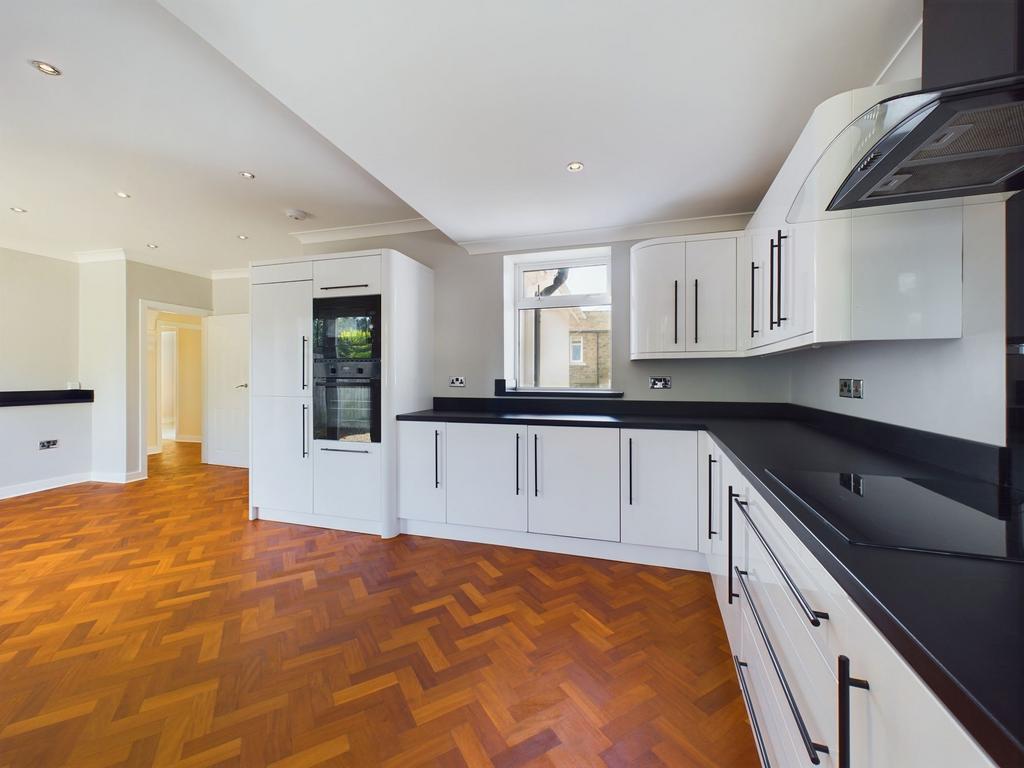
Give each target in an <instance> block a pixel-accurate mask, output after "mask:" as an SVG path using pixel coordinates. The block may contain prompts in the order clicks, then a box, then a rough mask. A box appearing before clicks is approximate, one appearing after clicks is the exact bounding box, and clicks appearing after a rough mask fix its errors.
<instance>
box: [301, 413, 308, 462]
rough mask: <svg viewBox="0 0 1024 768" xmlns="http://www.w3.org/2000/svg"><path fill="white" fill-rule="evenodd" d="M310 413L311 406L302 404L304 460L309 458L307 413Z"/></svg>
mask: <svg viewBox="0 0 1024 768" xmlns="http://www.w3.org/2000/svg"><path fill="white" fill-rule="evenodd" d="M307 411H309V406H308V405H306V404H305V403H303V404H302V458H306V457H307V456H309V449H308V448H307V447H306V413H307Z"/></svg>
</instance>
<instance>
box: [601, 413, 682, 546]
mask: <svg viewBox="0 0 1024 768" xmlns="http://www.w3.org/2000/svg"><path fill="white" fill-rule="evenodd" d="M619 466H620V471H621V479H620V481H619V488H620V494H621V500H620V508H621V515H622V542H623V543H624V544H644V545H647V546H652V547H672V548H675V549H690V550H696V549H697V526H698V522H697V520H698V513H697V433H696V432H685V431H675V430H661V429H623V430H620V437H619Z"/></svg>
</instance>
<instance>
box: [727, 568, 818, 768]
mask: <svg viewBox="0 0 1024 768" xmlns="http://www.w3.org/2000/svg"><path fill="white" fill-rule="evenodd" d="M733 570H735V571H736V580H737V581H738V582H739V583H740V589H742V590H743V598H744V599H745V600H746V601H747V608H749V609H750V615H751V616H752V617H753V619H754V624H755V625H757V631H758V633H759V634H760V635H761V640H762V641H763V642H764V647H765V650H766V651H768V658H769V660H770V661H771V663H772V667H773V668H774V669H775V675H776V676H777V677H778V678H779V685H781V686H782V693H783V695H784V696H785V697H786V703H787V704H789V711H790V713H792V715H793V721H794V722H795V723H796V730H797V732H798V733H799V734H800V741H802V742H803V745H804V749H805V750H806V751H807V759H808V760H810V761H811V764H812V765H821V758H820V757H818V753H819V752H824V753H825V754H828V747H827V746H825V745H824V744H818V743H817V742H815V741H812V740H811V735H810V734H809V733H808V732H807V723H805V722H804V717H803V715H801V714H800V706H799V705H798V704H797V703H796V698H794V696H793V689H792V688H790V687H789V681H788V680H787V679H786V673H785V671H784V670H783V669H782V663H781V662H780V661H779V657H778V656H777V655H776V653H775V647H774V646H773V645H772V641H771V638H770V637H768V630H767V629H765V628H764V622H763V621H761V614H760V613H759V612H758V610H757V606H756V605H754V601H753V600H752V599H751V597H750V589H749V588H748V587H747V582H746V580H745V579H744V577H745V576H746V575H747V572H746V571H741V570H740V569H739V568H734V569H733Z"/></svg>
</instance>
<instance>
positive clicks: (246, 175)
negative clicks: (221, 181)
mask: <svg viewBox="0 0 1024 768" xmlns="http://www.w3.org/2000/svg"><path fill="white" fill-rule="evenodd" d="M238 175H239V176H241V177H242V178H243V179H248V180H249V181H252V180H253V179H255V178H256V174H255V173H253V172H252V171H239V172H238Z"/></svg>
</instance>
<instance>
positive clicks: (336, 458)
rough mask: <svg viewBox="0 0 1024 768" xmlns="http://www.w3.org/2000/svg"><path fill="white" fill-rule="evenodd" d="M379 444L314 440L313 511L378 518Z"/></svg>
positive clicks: (341, 515) (379, 495)
mask: <svg viewBox="0 0 1024 768" xmlns="http://www.w3.org/2000/svg"><path fill="white" fill-rule="evenodd" d="M381 491H382V478H381V450H380V444H379V443H345V442H339V441H337V440H315V441H314V442H313V514H315V515H330V516H332V517H347V518H352V519H356V520H379V519H380V514H381V500H382V497H383V494H382V493H381Z"/></svg>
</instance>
